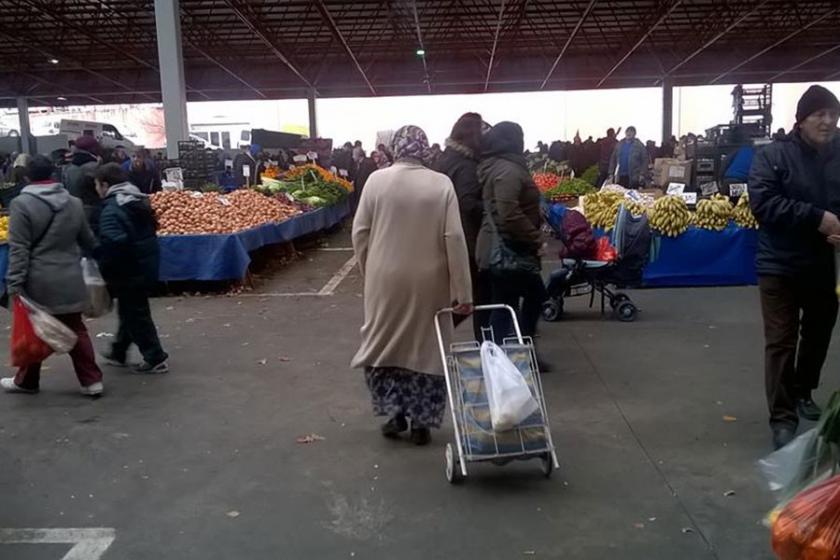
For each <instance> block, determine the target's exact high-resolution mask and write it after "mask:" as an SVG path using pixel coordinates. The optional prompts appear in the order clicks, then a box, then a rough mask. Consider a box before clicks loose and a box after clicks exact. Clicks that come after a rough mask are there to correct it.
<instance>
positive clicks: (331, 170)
mask: <svg viewBox="0 0 840 560" xmlns="http://www.w3.org/2000/svg"><path fill="white" fill-rule="evenodd" d="M330 173H332V174H333V175H338V168H337V167H336V166H335V165H331V166H330Z"/></svg>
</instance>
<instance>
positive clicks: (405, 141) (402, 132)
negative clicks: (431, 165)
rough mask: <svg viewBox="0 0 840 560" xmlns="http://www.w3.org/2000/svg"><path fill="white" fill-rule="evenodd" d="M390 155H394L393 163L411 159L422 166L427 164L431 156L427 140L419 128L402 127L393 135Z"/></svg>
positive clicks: (412, 126) (411, 126)
mask: <svg viewBox="0 0 840 560" xmlns="http://www.w3.org/2000/svg"><path fill="white" fill-rule="evenodd" d="M391 153H392V154H394V160H395V161H399V160H401V159H405V158H411V159H416V160H419V161H420V162H422V163H424V164H425V163H428V161H429V157H430V156H431V151H430V149H429V139H428V138H427V137H426V133H425V132H423V129H422V128H420V127H419V126H414V125H407V126H404V127H402V128H401V129H399V130H398V131H397V132H396V133H395V134H394V138H393V139H392V140H391Z"/></svg>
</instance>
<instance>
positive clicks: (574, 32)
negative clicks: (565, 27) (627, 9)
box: [540, 0, 598, 89]
mask: <svg viewBox="0 0 840 560" xmlns="http://www.w3.org/2000/svg"><path fill="white" fill-rule="evenodd" d="M597 1H598V0H590V2H589V5H588V6H586V9H585V10H584V11H583V14H582V15H581V16H580V19H578V22H577V25H575V28H574V29H573V30H572V32H571V33H570V34H569V36H568V37H567V38H566V43H565V44H564V45H563V48H562V49H560V54H558V55H557V58H555V59H554V64H552V65H551V69H550V70H549V71H548V74H546V75H545V79H544V80H543V81H542V84H540V89H545V86H546V84H547V83H548V80H550V79H551V76H552V75H553V74H554V71H555V70H556V69H557V65H558V64H560V61H561V60H562V59H563V56H564V55H565V54H566V51H567V50H569V46H570V45H571V44H572V41H574V40H575V36H577V34H578V31H580V28H581V27H582V26H583V22H584V21H586V18H587V17H589V14H590V13H591V12H592V8H593V7H595V2H597Z"/></svg>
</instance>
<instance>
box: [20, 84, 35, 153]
mask: <svg viewBox="0 0 840 560" xmlns="http://www.w3.org/2000/svg"><path fill="white" fill-rule="evenodd" d="M17 108H18V121H19V122H20V126H19V127H18V128H19V130H20V152H21V153H22V154H31V153H32V144H33V142H32V129H31V128H30V127H29V100H28V99H27V98H25V97H18V98H17Z"/></svg>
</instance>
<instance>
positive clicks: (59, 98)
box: [56, 95, 67, 101]
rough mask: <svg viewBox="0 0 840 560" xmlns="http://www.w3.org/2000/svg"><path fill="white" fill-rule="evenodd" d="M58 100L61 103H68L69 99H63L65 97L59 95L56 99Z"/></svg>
mask: <svg viewBox="0 0 840 560" xmlns="http://www.w3.org/2000/svg"><path fill="white" fill-rule="evenodd" d="M56 99H58V100H59V101H67V98H66V97H63V96H61V95H59V96H58V97H56Z"/></svg>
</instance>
